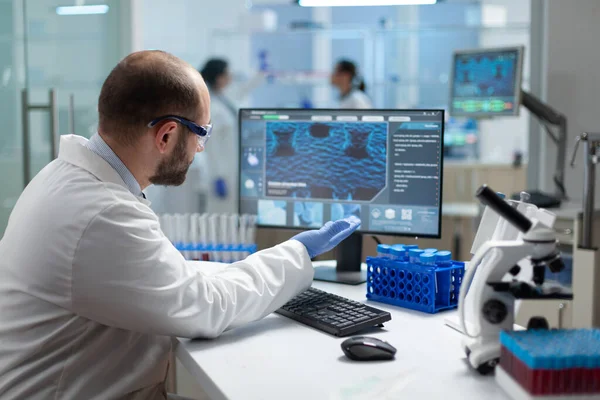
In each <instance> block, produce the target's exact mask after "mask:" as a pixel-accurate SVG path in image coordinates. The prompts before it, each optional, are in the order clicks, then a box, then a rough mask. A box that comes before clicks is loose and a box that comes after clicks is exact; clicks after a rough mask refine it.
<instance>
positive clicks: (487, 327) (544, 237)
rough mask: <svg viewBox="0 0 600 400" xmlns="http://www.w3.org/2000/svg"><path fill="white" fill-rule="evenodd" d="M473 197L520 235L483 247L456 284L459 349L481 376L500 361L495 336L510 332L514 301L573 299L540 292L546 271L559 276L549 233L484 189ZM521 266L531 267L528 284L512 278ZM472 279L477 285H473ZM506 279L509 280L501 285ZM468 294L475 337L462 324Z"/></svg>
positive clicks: (538, 323) (541, 324)
mask: <svg viewBox="0 0 600 400" xmlns="http://www.w3.org/2000/svg"><path fill="white" fill-rule="evenodd" d="M476 197H477V198H478V199H479V201H480V202H481V203H483V204H484V205H487V206H488V207H489V208H491V209H492V210H494V211H495V212H496V213H497V214H498V215H499V216H500V218H503V219H504V220H506V221H507V222H508V223H510V224H511V225H512V226H514V227H515V228H516V229H518V230H519V231H520V233H521V234H520V235H519V238H518V239H517V240H499V241H493V240H492V241H488V242H486V243H484V244H482V245H481V246H480V247H479V249H478V250H477V252H476V254H475V256H474V257H473V259H472V260H471V261H470V263H469V268H468V269H467V272H466V274H465V277H464V280H463V282H462V284H461V288H460V296H459V301H458V312H459V321H460V327H461V330H462V332H463V334H464V335H465V336H466V338H465V340H464V341H463V347H464V350H465V353H466V355H467V358H468V361H469V364H470V365H471V366H472V367H473V368H474V369H476V370H477V371H478V372H479V373H480V374H482V375H485V374H488V373H490V372H492V371H493V370H494V367H495V366H496V364H498V361H499V359H500V332H501V331H503V330H506V331H512V330H513V329H514V319H515V318H514V315H515V301H516V300H517V299H572V294H571V293H563V292H562V291H556V290H554V288H553V289H552V290H549V289H548V288H545V287H544V279H545V272H546V269H547V268H548V269H549V270H550V271H552V272H560V271H562V270H563V269H564V267H565V266H564V264H563V262H562V259H561V257H560V253H559V251H558V246H557V245H558V243H557V240H556V236H555V233H554V230H553V229H551V228H550V227H549V226H548V225H546V224H544V223H542V222H540V221H539V220H537V219H529V218H527V217H525V216H524V215H523V214H522V213H520V212H519V211H517V210H516V209H515V208H513V207H511V206H510V205H509V204H508V203H507V202H505V201H504V200H503V199H502V198H501V197H500V196H498V195H497V194H496V193H495V192H494V191H493V190H491V189H490V188H489V187H488V186H486V185H484V186H482V187H481V188H479V189H478V190H477V193H476ZM523 260H528V261H529V262H530V263H531V265H532V268H533V277H532V279H531V282H528V281H524V280H517V279H516V278H515V277H516V276H517V275H519V272H520V267H519V265H518V264H519V262H522V261H523ZM475 274H477V279H476V281H474V282H473V277H474V276H475ZM506 276H512V279H511V280H506V279H505V277H506ZM471 283H473V285H471ZM468 292H470V294H469V296H470V298H471V301H472V302H473V304H474V307H475V311H476V314H475V320H474V321H473V322H474V324H473V325H475V328H479V331H478V332H470V331H469V326H468V325H467V323H466V321H465V308H466V301H465V299H466V297H467V293H468ZM528 328H538V329H539V328H547V323H545V320H544V319H542V318H539V319H532V320H531V321H530V323H529V325H528Z"/></svg>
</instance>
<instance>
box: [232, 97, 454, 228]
mask: <svg viewBox="0 0 600 400" xmlns="http://www.w3.org/2000/svg"><path fill="white" fill-rule="evenodd" d="M443 134H444V111H443V110H323V109H242V110H240V135H241V140H240V145H241V146H240V158H241V159H240V188H239V195H240V212H241V213H252V214H256V215H257V216H258V225H259V226H269V227H285V228H295V229H310V228H318V227H320V226H322V225H323V223H325V222H327V221H329V220H336V219H339V218H342V217H346V216H349V215H356V216H358V217H360V218H361V220H362V225H361V228H360V229H361V231H362V232H364V233H366V232H369V233H387V234H395V235H396V234H397V235H406V236H422V237H439V236H440V225H441V218H440V215H441V199H442V151H443V148H442V146H443Z"/></svg>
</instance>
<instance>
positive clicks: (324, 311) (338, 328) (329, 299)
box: [276, 288, 392, 336]
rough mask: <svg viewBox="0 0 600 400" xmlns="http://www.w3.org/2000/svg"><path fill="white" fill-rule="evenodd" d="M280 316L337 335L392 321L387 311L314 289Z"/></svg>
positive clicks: (289, 305) (292, 301) (298, 297)
mask: <svg viewBox="0 0 600 400" xmlns="http://www.w3.org/2000/svg"><path fill="white" fill-rule="evenodd" d="M276 313H278V314H281V315H283V316H286V317H288V318H291V319H293V320H295V321H298V322H300V323H303V324H305V325H308V326H310V327H313V328H315V329H318V330H320V331H323V332H327V333H330V334H332V335H335V336H348V335H352V334H354V333H356V332H358V331H361V330H363V329H365V328H369V327H372V326H376V325H382V324H383V323H384V322H387V321H389V320H391V319H392V316H391V315H390V313H389V312H387V311H382V310H379V309H377V308H373V307H369V306H367V305H365V304H362V303H359V302H357V301H353V300H350V299H346V298H344V297H340V296H336V295H334V294H331V293H327V292H324V291H322V290H319V289H315V288H310V289H308V290H307V291H305V292H302V293H300V294H299V295H298V296H296V297H294V298H293V299H292V300H290V301H288V302H287V303H286V304H285V305H284V306H283V307H281V308H280V309H279V310H277V311H276Z"/></svg>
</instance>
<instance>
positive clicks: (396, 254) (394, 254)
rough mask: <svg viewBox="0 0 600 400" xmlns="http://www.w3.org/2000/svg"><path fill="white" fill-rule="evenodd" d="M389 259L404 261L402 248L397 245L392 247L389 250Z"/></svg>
mask: <svg viewBox="0 0 600 400" xmlns="http://www.w3.org/2000/svg"><path fill="white" fill-rule="evenodd" d="M390 258H391V259H392V260H398V261H401V260H403V259H404V247H402V246H399V245H394V246H392V247H391V249H390Z"/></svg>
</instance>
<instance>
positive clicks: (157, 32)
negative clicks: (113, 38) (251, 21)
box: [140, 0, 249, 70]
mask: <svg viewBox="0 0 600 400" xmlns="http://www.w3.org/2000/svg"><path fill="white" fill-rule="evenodd" d="M246 5H247V1H246V0H168V1H165V0H143V1H142V2H141V3H140V6H141V7H140V12H141V13H142V21H141V29H142V32H143V34H142V38H143V39H142V45H143V47H144V48H145V49H160V50H165V51H168V52H170V53H173V54H174V55H176V56H177V57H180V58H182V59H184V60H186V61H187V62H189V63H190V64H192V65H193V66H194V67H199V66H200V65H201V64H202V63H204V61H205V60H206V59H207V58H209V57H213V56H221V57H225V58H227V59H229V61H230V62H231V65H232V68H233V69H234V70H241V69H242V68H245V67H247V66H248V63H249V60H248V57H249V54H248V48H249V47H248V46H247V44H246V42H248V40H247V38H244V37H235V38H232V39H230V40H224V39H221V38H222V36H218V35H217V31H218V30H233V29H235V28H236V27H238V26H239V22H240V18H241V17H242V16H244V15H247V14H248V13H249V11H248V9H247V7H246Z"/></svg>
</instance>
